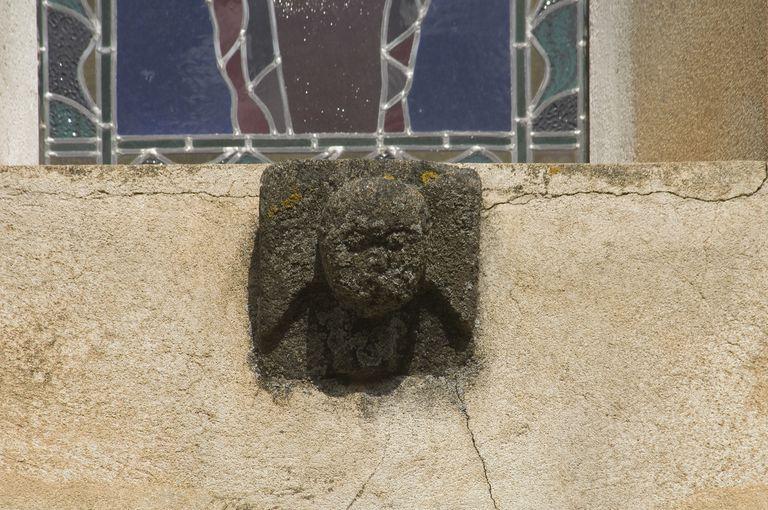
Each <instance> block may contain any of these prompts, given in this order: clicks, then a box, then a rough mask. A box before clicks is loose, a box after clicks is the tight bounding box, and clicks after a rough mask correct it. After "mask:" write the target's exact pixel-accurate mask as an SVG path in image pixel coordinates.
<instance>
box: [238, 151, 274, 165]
mask: <svg viewBox="0 0 768 510" xmlns="http://www.w3.org/2000/svg"><path fill="white" fill-rule="evenodd" d="M230 163H237V164H238V165H258V164H259V163H267V161H266V160H264V159H262V158H260V157H258V156H256V154H253V153H251V152H246V153H245V154H243V155H242V156H240V157H239V158H237V160H232V161H230Z"/></svg>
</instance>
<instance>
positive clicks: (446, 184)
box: [419, 163, 482, 334]
mask: <svg viewBox="0 0 768 510" xmlns="http://www.w3.org/2000/svg"><path fill="white" fill-rule="evenodd" d="M419 182H420V184H421V192H422V194H423V195H424V197H425V198H426V200H427V204H428V205H429V212H430V218H431V221H432V228H431V230H430V233H429V236H428V238H427V269H426V270H427V281H428V283H429V284H430V285H432V286H433V288H434V289H435V290H437V291H438V292H439V293H440V295H441V297H442V300H443V301H444V302H445V303H446V304H447V305H449V306H450V308H451V310H450V311H449V313H450V314H451V315H453V319H454V322H457V324H456V326H457V327H458V328H459V329H460V331H461V332H462V333H464V334H470V333H471V331H472V329H473V327H474V320H475V313H476V310H477V295H478V292H477V280H478V271H479V267H478V259H479V252H480V211H481V209H482V184H481V182H480V178H479V177H478V175H477V173H476V172H475V171H474V170H472V169H469V168H459V167H451V166H445V165H433V164H428V163H422V168H421V170H420V175H419Z"/></svg>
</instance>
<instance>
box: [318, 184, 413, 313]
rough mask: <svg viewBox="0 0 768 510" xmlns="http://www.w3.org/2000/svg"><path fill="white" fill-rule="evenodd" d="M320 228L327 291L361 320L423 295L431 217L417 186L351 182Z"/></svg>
mask: <svg viewBox="0 0 768 510" xmlns="http://www.w3.org/2000/svg"><path fill="white" fill-rule="evenodd" d="M319 228H320V258H321V261H322V264H323V269H324V271H325V277H326V280H327V282H328V285H329V286H330V288H331V291H332V292H333V294H334V296H335V297H336V299H338V300H339V302H340V303H341V304H342V305H343V306H345V307H346V308H349V309H351V310H353V311H354V312H355V313H357V315H359V316H360V317H379V316H381V315H384V314H386V313H388V312H391V311H394V310H397V309H399V308H400V307H402V306H403V305H404V304H406V303H407V302H408V301H410V300H411V299H412V298H413V297H414V296H415V295H416V293H417V292H418V291H419V287H420V285H421V282H422V280H423V278H424V267H425V264H424V239H425V236H426V233H427V229H428V216H427V206H426V203H425V201H424V197H423V196H422V195H421V193H420V192H419V190H418V189H417V188H416V187H415V186H411V185H408V184H405V183H402V182H398V181H395V180H388V179H386V178H383V177H376V178H365V179H355V180H352V181H350V182H348V183H347V184H345V185H344V186H342V187H341V188H340V189H339V190H337V191H336V192H335V193H333V195H331V197H330V200H329V202H328V204H327V205H326V208H325V211H324V212H323V215H322V224H321V225H320V227H319Z"/></svg>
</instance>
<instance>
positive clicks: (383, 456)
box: [346, 436, 389, 510]
mask: <svg viewBox="0 0 768 510" xmlns="http://www.w3.org/2000/svg"><path fill="white" fill-rule="evenodd" d="M387 448H389V436H387V441H386V442H385V443H384V451H383V452H381V459H379V462H378V464H376V467H374V468H373V471H371V474H370V475H368V478H366V479H365V481H364V482H363V485H361V486H360V489H359V490H358V491H357V493H356V494H355V497H354V498H352V501H350V502H349V504H348V505H347V508H346V510H350V508H352V506H353V505H354V504H355V503H357V500H358V499H360V496H362V495H363V494H365V488H366V487H368V483H369V482H370V481H371V480H372V479H373V477H374V476H376V473H378V472H379V469H380V468H381V465H382V464H383V463H384V458H385V457H386V456H387Z"/></svg>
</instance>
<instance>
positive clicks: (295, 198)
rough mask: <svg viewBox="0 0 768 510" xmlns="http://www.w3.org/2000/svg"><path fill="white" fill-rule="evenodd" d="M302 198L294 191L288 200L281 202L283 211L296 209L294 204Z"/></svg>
mask: <svg viewBox="0 0 768 510" xmlns="http://www.w3.org/2000/svg"><path fill="white" fill-rule="evenodd" d="M303 198H304V197H303V196H301V193H299V192H296V191H294V192H293V193H291V195H290V196H289V197H288V198H286V199H285V200H283V201H282V205H283V209H291V208H293V207H296V204H298V203H299V202H301V200H302V199H303Z"/></svg>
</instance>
